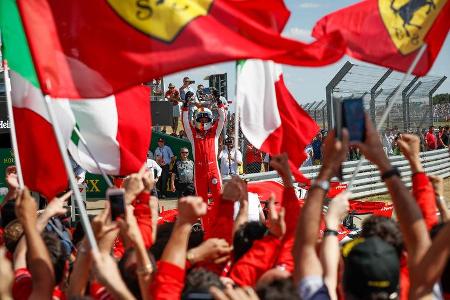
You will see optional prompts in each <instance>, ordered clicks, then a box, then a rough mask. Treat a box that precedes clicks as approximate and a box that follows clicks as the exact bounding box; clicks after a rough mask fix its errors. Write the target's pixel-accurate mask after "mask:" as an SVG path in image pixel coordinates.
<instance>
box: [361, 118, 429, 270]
mask: <svg viewBox="0 0 450 300" xmlns="http://www.w3.org/2000/svg"><path fill="white" fill-rule="evenodd" d="M358 147H359V149H360V150H361V152H362V153H363V154H364V156H365V157H366V158H367V159H368V160H369V161H371V162H372V163H373V164H375V165H376V166H377V167H378V169H379V170H380V174H386V172H389V171H391V170H392V165H391V163H390V161H389V159H388V158H387V156H386V154H385V153H384V151H383V146H382V145H381V142H380V139H379V138H378V133H377V131H376V130H375V128H374V127H373V124H372V121H371V120H370V118H369V117H368V116H367V115H366V140H365V141H364V143H359V144H358ZM384 182H385V184H386V186H387V188H388V191H389V194H390V195H391V198H392V201H393V203H394V209H395V212H396V213H397V219H398V221H399V224H400V229H401V231H402V234H403V238H404V240H405V245H406V249H407V250H408V266H409V269H410V271H414V269H415V267H417V265H418V263H419V262H420V260H421V259H422V257H423V255H424V254H425V252H426V251H427V249H428V248H429V246H430V244H431V242H430V237H429V235H428V231H427V227H426V225H425V221H424V219H423V217H422V214H421V212H420V209H419V207H418V205H417V203H416V201H414V199H413V197H412V195H411V193H410V192H409V190H408V189H407V188H406V186H405V184H404V183H403V182H402V180H401V178H400V177H398V176H395V175H394V176H390V177H389V178H386V179H385V181H384Z"/></svg>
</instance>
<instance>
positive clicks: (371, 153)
mask: <svg viewBox="0 0 450 300" xmlns="http://www.w3.org/2000/svg"><path fill="white" fill-rule="evenodd" d="M356 146H357V147H358V148H359V150H360V151H361V152H362V154H363V155H364V156H365V157H366V158H367V159H368V160H370V161H371V162H372V163H374V164H375V165H376V166H378V168H379V169H380V171H381V172H383V171H386V170H389V169H390V168H391V163H390V162H389V159H388V158H387V156H386V153H385V152H384V149H383V145H382V144H381V140H380V136H379V134H378V132H377V131H376V129H375V127H374V126H373V124H372V121H371V120H370V118H369V116H368V115H367V114H366V140H365V141H364V143H356ZM324 157H325V155H324Z"/></svg>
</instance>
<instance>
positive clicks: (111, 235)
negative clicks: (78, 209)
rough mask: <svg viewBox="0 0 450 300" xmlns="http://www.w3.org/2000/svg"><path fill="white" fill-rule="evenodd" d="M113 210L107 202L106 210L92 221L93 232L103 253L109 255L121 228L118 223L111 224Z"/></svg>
mask: <svg viewBox="0 0 450 300" xmlns="http://www.w3.org/2000/svg"><path fill="white" fill-rule="evenodd" d="M110 214H111V208H110V204H109V202H108V201H105V209H104V210H103V211H102V212H101V213H100V214H98V215H97V216H95V218H94V220H92V230H93V231H94V235H95V239H96V240H97V242H98V247H99V249H100V251H101V252H104V253H109V252H110V251H111V247H112V245H113V243H114V240H115V239H116V236H117V233H118V232H119V228H118V225H117V223H116V222H111V215H110Z"/></svg>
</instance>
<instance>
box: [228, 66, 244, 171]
mask: <svg viewBox="0 0 450 300" xmlns="http://www.w3.org/2000/svg"><path fill="white" fill-rule="evenodd" d="M237 70H238V65H237V64H236V83H235V93H234V95H235V97H234V98H235V100H234V105H235V112H234V147H235V149H234V161H235V162H236V168H237V169H236V173H237V174H236V175H239V169H238V168H239V166H238V164H237V156H238V150H239V105H238V101H237V85H238V82H237V81H238V76H237V75H238V74H237ZM242 151H244V149H242ZM230 175H231V174H230Z"/></svg>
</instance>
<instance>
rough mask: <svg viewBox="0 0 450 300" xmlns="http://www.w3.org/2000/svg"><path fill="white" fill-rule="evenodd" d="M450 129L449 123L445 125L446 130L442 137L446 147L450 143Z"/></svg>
mask: <svg viewBox="0 0 450 300" xmlns="http://www.w3.org/2000/svg"><path fill="white" fill-rule="evenodd" d="M449 129H450V127H449V126H448V125H446V126H445V127H444V132H443V134H442V137H441V138H442V142H443V143H444V146H445V147H448V146H449V143H450V138H449V134H450V132H449Z"/></svg>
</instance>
